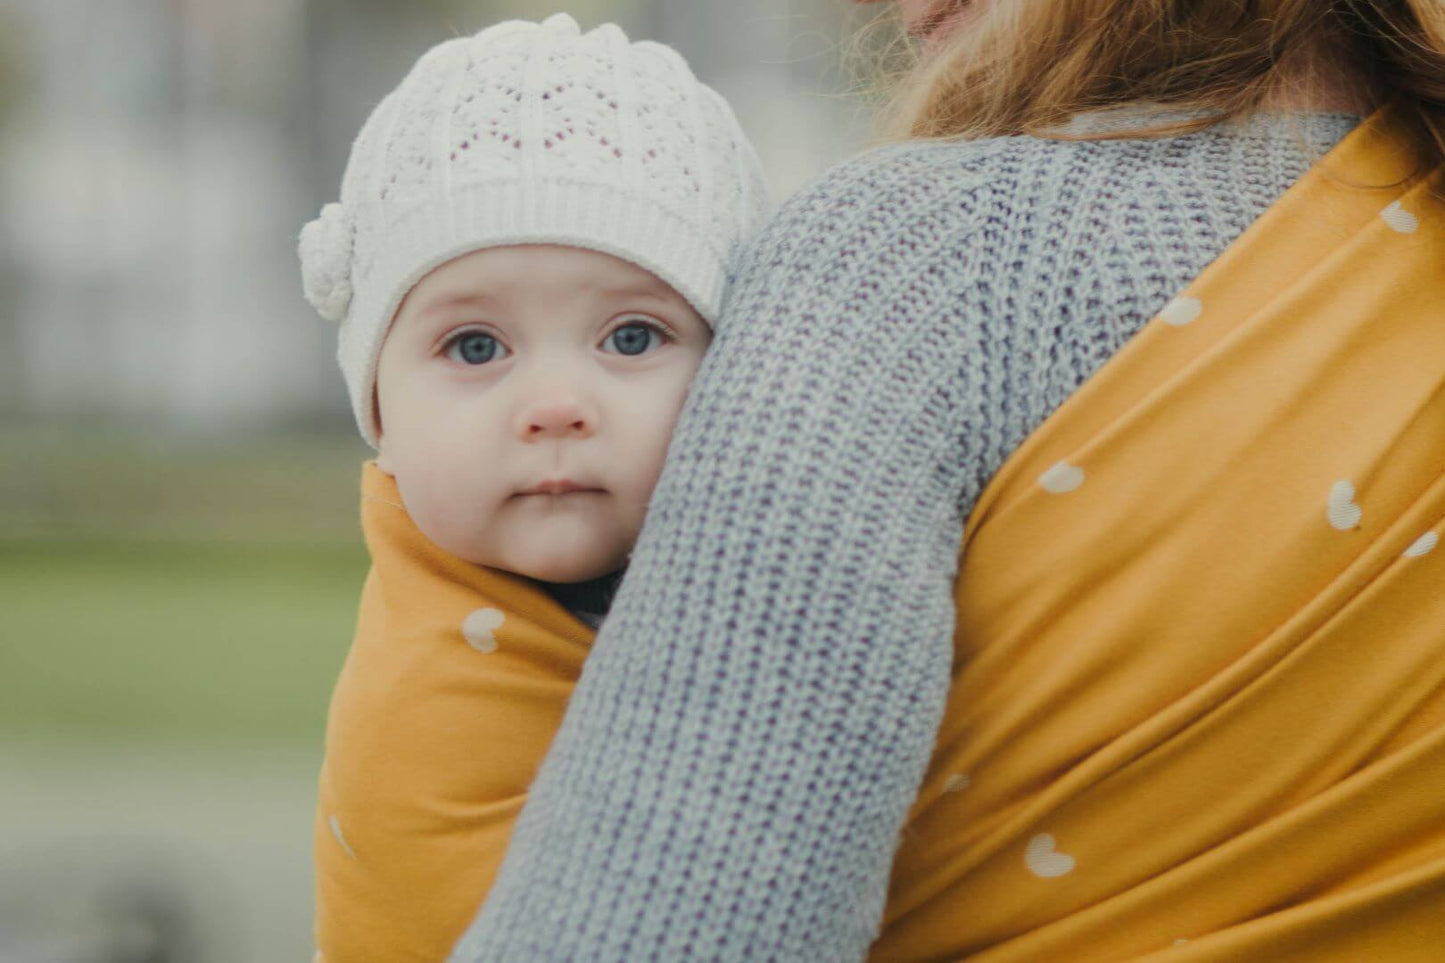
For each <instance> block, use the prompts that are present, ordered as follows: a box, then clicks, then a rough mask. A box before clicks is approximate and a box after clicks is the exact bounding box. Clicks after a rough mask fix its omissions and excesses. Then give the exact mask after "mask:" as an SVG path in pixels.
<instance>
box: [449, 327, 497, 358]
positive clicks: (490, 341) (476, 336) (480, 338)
mask: <svg viewBox="0 0 1445 963" xmlns="http://www.w3.org/2000/svg"><path fill="white" fill-rule="evenodd" d="M496 353H497V339H496V338H494V337H492V336H491V335H490V334H483V333H482V332H480V331H473V332H470V333H468V334H463V335H460V336H459V337H457V338H456V339H455V340H453V341H452V343H451V344H449V345H448V346H447V357H449V358H451V359H452V360H453V361H460V362H461V363H462V364H472V365H477V364H486V363H487V362H488V361H491V360H492V358H493V357H495V356H496Z"/></svg>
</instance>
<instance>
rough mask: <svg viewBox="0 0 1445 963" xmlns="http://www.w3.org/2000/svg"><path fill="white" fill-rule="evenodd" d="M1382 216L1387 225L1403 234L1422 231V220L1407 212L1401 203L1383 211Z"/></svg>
mask: <svg viewBox="0 0 1445 963" xmlns="http://www.w3.org/2000/svg"><path fill="white" fill-rule="evenodd" d="M1380 216H1381V217H1383V218H1384V219H1385V223H1386V224H1388V225H1390V227H1391V228H1392V229H1393V230H1396V231H1399V232H1400V233H1401V234H1414V233H1415V232H1416V231H1418V230H1420V219H1419V218H1418V217H1416V216H1415V215H1414V214H1411V213H1410V212H1409V211H1407V210H1405V208H1404V206H1403V205H1401V204H1400V202H1399V201H1396V202H1395V203H1393V204H1391V205H1390V206H1389V207H1387V208H1385V209H1384V210H1383V211H1381V212H1380Z"/></svg>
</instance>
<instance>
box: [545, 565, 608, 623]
mask: <svg viewBox="0 0 1445 963" xmlns="http://www.w3.org/2000/svg"><path fill="white" fill-rule="evenodd" d="M626 571H627V569H626V568H625V567H624V568H620V569H618V570H617V571H615V572H608V573H607V574H606V575H599V576H598V577H597V578H593V579H588V580H587V581H585V582H543V583H542V587H543V588H545V589H546V590H547V593H548V594H549V595H551V596H552V597H553V598H554V599H556V600H557V601H558V602H561V603H562V604H563V605H564V606H566V607H567V609H568V610H569V611H571V612H572V613H573V614H574V615H576V616H577V617H578V618H580V619H582V621H584V622H586V623H587V624H588V625H590V626H592V627H593V628H596V627H597V626H598V625H599V624H601V622H602V618H603V616H605V615H606V614H607V612H608V610H609V609H611V608H612V598H613V596H614V595H616V594H617V586H618V585H619V584H621V582H622V576H623V574H624V573H625V572H626ZM589 616H590V617H589Z"/></svg>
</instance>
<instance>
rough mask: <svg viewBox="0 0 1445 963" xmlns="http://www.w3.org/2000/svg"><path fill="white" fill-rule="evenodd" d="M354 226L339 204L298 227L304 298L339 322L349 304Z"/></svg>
mask: <svg viewBox="0 0 1445 963" xmlns="http://www.w3.org/2000/svg"><path fill="white" fill-rule="evenodd" d="M353 233H354V227H353V225H352V222H351V218H350V217H349V216H347V213H346V208H344V207H342V206H341V205H340V204H336V203H332V204H327V205H326V206H325V207H323V208H322V209H321V216H319V217H317V218H316V220H314V221H312V222H311V223H309V224H307V225H306V226H305V227H303V228H302V229H301V241H300V244H299V245H298V246H297V253H299V254H300V256H301V284H302V289H303V290H304V292H305V294H306V300H307V301H309V302H310V303H311V306H312V307H313V308H315V309H316V311H317V313H318V314H320V315H321V316H322V317H323V318H325V319H326V320H327V321H335V322H340V321H342V320H343V319H345V317H346V312H347V310H348V309H349V308H350V307H351V252H352V246H353V241H352V235H353Z"/></svg>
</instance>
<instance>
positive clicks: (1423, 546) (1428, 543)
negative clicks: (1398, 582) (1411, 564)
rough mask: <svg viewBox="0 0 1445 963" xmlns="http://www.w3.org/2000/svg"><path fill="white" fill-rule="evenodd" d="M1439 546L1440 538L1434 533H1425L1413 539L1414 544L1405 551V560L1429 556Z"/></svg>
mask: <svg viewBox="0 0 1445 963" xmlns="http://www.w3.org/2000/svg"><path fill="white" fill-rule="evenodd" d="M1438 544H1440V536H1439V535H1436V534H1435V533H1434V532H1426V533H1425V534H1424V535H1421V536H1420V537H1419V538H1417V539H1415V544H1414V545H1411V546H1410V547H1409V548H1407V549H1405V557H1406V558H1419V557H1420V556H1422V555H1429V554H1430V553H1431V552H1433V551H1434V550H1435V546H1436V545H1438Z"/></svg>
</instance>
